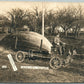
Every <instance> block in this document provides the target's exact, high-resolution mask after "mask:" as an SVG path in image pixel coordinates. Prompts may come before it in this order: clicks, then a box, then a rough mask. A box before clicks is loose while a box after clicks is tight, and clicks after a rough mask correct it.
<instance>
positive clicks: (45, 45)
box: [2, 31, 52, 53]
mask: <svg viewBox="0 0 84 84" xmlns="http://www.w3.org/2000/svg"><path fill="white" fill-rule="evenodd" d="M16 37H17V39H18V40H17V49H19V50H27V51H28V50H35V51H38V50H40V49H41V50H42V51H47V52H48V53H51V47H52V44H51V43H50V42H49V40H48V39H47V38H46V37H44V36H43V35H41V34H38V33H36V32H31V31H30V32H28V31H25V32H20V33H17V34H10V35H8V36H6V37H5V38H4V39H3V40H2V42H3V43H4V41H5V42H6V43H7V44H6V45H11V46H12V47H14V45H15V40H16V39H15V38H16Z"/></svg>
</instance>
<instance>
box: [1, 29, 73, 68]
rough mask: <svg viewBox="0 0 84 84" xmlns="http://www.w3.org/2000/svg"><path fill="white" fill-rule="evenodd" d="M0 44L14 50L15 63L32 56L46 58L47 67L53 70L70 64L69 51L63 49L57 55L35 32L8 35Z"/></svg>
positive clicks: (44, 39)
mask: <svg viewBox="0 0 84 84" xmlns="http://www.w3.org/2000/svg"><path fill="white" fill-rule="evenodd" d="M6 41H7V42H6ZM2 42H6V44H5V43H4V44H5V45H6V46H7V47H10V48H11V49H13V50H16V55H15V59H16V61H17V62H23V61H24V59H25V58H33V57H34V56H36V57H41V58H48V59H49V60H50V62H49V65H50V67H51V68H53V69H58V68H60V67H65V66H66V65H68V64H70V62H72V58H71V54H69V53H70V51H67V49H65V50H64V53H63V54H62V55H60V54H58V51H57V48H56V47H55V46H54V45H53V44H51V43H50V41H49V40H48V39H47V38H46V37H44V36H43V35H41V34H39V33H36V32H32V31H29V32H28V31H26V32H25V33H24V32H18V33H17V34H14V33H13V34H9V35H7V36H6V37H5V39H3V40H2Z"/></svg>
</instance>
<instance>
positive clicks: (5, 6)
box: [0, 1, 84, 14]
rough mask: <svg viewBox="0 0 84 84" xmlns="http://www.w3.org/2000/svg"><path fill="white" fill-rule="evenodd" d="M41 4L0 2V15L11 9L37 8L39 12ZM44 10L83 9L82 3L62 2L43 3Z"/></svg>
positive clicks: (83, 4)
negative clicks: (80, 7) (69, 7)
mask: <svg viewBox="0 0 84 84" xmlns="http://www.w3.org/2000/svg"><path fill="white" fill-rule="evenodd" d="M42 3H43V2H28V1H18V2H16V1H0V14H6V13H7V12H8V11H10V10H11V9H12V8H21V9H24V10H26V9H30V10H32V9H33V8H34V7H36V6H37V7H38V9H39V10H41V9H42ZM43 4H44V8H46V9H48V10H49V9H53V10H56V9H57V8H63V7H68V6H71V7H78V6H79V4H80V5H81V6H82V7H83V8H84V3H76V2H75V3H64V2H44V3H43Z"/></svg>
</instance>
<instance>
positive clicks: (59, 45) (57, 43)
mask: <svg viewBox="0 0 84 84" xmlns="http://www.w3.org/2000/svg"><path fill="white" fill-rule="evenodd" d="M64 45H65V43H64V42H62V41H61V40H60V35H59V34H57V35H56V36H55V38H54V46H55V47H56V49H57V51H58V53H59V54H60V55H62V54H63V50H64V49H63V46H64Z"/></svg>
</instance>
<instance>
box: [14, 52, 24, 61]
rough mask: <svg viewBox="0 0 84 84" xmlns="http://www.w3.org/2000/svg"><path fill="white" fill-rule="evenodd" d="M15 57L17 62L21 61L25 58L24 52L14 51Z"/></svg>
mask: <svg viewBox="0 0 84 84" xmlns="http://www.w3.org/2000/svg"><path fill="white" fill-rule="evenodd" d="M15 58H16V61H17V62H23V61H24V59H25V54H24V52H22V51H18V52H17V53H16V56H15Z"/></svg>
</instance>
